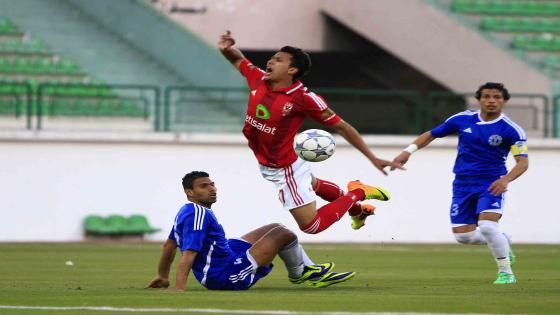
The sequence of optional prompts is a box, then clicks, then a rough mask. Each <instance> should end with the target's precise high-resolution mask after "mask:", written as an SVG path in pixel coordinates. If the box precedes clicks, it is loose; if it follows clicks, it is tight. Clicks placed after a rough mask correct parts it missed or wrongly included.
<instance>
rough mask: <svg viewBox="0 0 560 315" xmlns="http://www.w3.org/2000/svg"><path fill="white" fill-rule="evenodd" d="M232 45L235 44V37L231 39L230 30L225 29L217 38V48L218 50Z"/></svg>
mask: <svg viewBox="0 0 560 315" xmlns="http://www.w3.org/2000/svg"><path fill="white" fill-rule="evenodd" d="M233 45H235V39H233V37H231V32H230V31H226V32H225V33H224V34H222V35H221V36H220V38H219V39H218V48H219V49H220V50H225V49H228V48H230V47H231V46H233Z"/></svg>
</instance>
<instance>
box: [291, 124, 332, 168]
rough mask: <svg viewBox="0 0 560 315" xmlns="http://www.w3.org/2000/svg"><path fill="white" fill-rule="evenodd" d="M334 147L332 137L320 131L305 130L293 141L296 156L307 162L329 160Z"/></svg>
mask: <svg viewBox="0 0 560 315" xmlns="http://www.w3.org/2000/svg"><path fill="white" fill-rule="evenodd" d="M335 146H336V144H335V142H334V138H333V136H332V135H331V134H330V133H328V132H326V131H324V130H320V129H309V130H305V131H303V132H302V133H300V134H299V135H297V136H296V137H295V139H294V150H295V151H296V153H297V155H299V157H301V158H302V159H304V160H306V161H309V162H321V161H324V160H326V159H328V158H330V157H331V156H332V155H333V154H334V148H335Z"/></svg>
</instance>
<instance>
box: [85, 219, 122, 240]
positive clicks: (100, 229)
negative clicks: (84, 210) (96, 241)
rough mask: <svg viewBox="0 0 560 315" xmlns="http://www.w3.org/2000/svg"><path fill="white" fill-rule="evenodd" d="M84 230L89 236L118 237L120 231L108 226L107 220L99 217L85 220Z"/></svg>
mask: <svg viewBox="0 0 560 315" xmlns="http://www.w3.org/2000/svg"><path fill="white" fill-rule="evenodd" d="M84 229H85V231H86V233H87V234H96V235H116V234H118V233H119V230H118V229H116V228H115V227H113V226H111V225H108V224H107V219H103V218H102V217H101V216H99V215H89V216H87V217H86V218H85V220H84Z"/></svg>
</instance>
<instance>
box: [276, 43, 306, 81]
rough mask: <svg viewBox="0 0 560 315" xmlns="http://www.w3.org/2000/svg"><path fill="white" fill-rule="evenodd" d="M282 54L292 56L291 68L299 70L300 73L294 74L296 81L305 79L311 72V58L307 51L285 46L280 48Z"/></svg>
mask: <svg viewBox="0 0 560 315" xmlns="http://www.w3.org/2000/svg"><path fill="white" fill-rule="evenodd" d="M280 51H281V52H285V53H288V54H290V55H292V63H291V64H290V67H294V68H298V72H297V73H296V74H294V80H298V79H300V78H303V77H304V76H305V75H306V74H308V73H309V70H311V57H309V54H308V53H306V52H305V51H303V50H301V49H299V48H297V47H292V46H284V47H282V48H280Z"/></svg>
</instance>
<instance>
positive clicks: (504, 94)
mask: <svg viewBox="0 0 560 315" xmlns="http://www.w3.org/2000/svg"><path fill="white" fill-rule="evenodd" d="M476 98H477V100H478V101H479V105H480V110H478V111H470V110H468V111H464V112H461V113H458V114H456V115H453V116H451V117H449V118H448V119H447V120H446V121H445V122H444V123H442V124H441V125H439V126H437V127H436V128H434V129H432V130H430V131H427V132H425V133H423V134H422V135H420V136H419V137H418V138H417V139H416V140H415V141H414V142H413V143H412V144H411V145H409V146H408V147H407V148H406V149H405V150H404V151H403V152H402V153H400V154H399V155H398V156H397V157H396V158H395V159H394V160H393V162H395V163H398V164H400V165H404V164H405V163H406V162H407V161H408V159H409V158H410V155H411V154H412V153H414V152H415V151H416V150H418V149H420V148H423V147H425V146H427V145H428V144H430V143H431V142H432V141H433V140H434V139H435V138H441V137H445V136H447V135H450V134H454V133H458V134H459V144H458V146H457V151H458V153H457V158H456V160H455V166H454V168H453V172H454V173H455V180H454V181H453V199H452V202H451V209H450V217H451V226H452V229H453V233H454V235H455V238H456V239H457V241H458V242H459V243H462V244H487V245H488V248H489V249H490V251H491V252H492V255H493V256H494V258H495V259H496V262H497V264H498V278H497V279H496V281H495V282H494V283H495V284H511V283H515V282H516V279H515V276H514V274H513V271H512V270H511V264H513V262H514V260H515V256H514V255H513V252H512V251H511V248H510V244H509V239H508V237H507V236H506V235H505V234H504V233H502V232H501V231H500V227H499V225H498V222H499V220H500V218H501V217H502V214H503V206H504V197H505V192H506V191H507V187H508V184H509V183H510V182H511V181H513V180H515V179H516V178H517V177H519V176H521V174H523V173H524V172H525V171H526V170H527V169H528V167H529V159H528V153H527V144H526V142H527V136H526V135H525V131H523V129H522V128H521V127H520V126H519V125H517V124H516V123H515V122H513V121H512V120H511V119H510V118H509V117H507V116H506V115H504V114H503V113H502V109H503V107H504V105H505V104H506V103H507V101H508V100H509V98H510V95H509V92H508V90H507V89H506V88H505V87H504V85H503V84H501V83H493V82H488V83H486V84H484V85H482V86H480V87H479V88H478V90H477V91H476ZM509 152H511V153H512V155H513V157H514V158H515V162H516V165H515V166H514V167H513V168H512V169H511V170H510V171H509V172H508V171H507V169H506V164H505V162H506V159H507V156H508V153H509Z"/></svg>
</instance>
